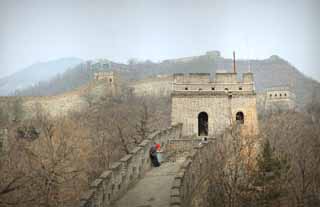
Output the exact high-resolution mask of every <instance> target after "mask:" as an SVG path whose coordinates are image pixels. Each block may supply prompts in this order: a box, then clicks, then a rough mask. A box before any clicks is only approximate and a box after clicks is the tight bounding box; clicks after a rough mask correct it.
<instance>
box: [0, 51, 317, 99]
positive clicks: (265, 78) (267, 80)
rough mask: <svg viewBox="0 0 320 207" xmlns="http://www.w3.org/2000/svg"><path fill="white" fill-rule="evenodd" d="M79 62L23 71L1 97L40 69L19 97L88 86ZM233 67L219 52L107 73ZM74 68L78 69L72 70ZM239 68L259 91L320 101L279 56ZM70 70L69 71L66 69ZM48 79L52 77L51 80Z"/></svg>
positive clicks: (132, 76) (117, 66)
mask: <svg viewBox="0 0 320 207" xmlns="http://www.w3.org/2000/svg"><path fill="white" fill-rule="evenodd" d="M80 62H81V60H79V59H64V60H60V61H57V63H55V64H54V63H52V62H50V63H48V67H46V65H45V64H40V65H39V66H38V65H34V66H32V67H30V68H29V70H23V71H21V72H19V73H17V74H16V75H13V76H12V77H10V78H7V79H6V80H7V83H6V84H3V83H2V84H0V92H2V95H3V94H4V93H5V92H7V94H8V92H10V93H12V92H13V90H15V89H19V88H20V87H21V86H26V85H27V83H23V84H22V83H21V80H24V77H28V80H31V79H32V77H33V75H34V74H36V73H39V71H38V70H37V69H40V68H42V69H43V71H41V73H40V74H42V75H38V76H37V77H36V78H34V79H33V81H29V82H32V83H33V84H34V83H35V82H36V80H37V81H42V82H41V83H38V84H36V85H34V86H32V87H29V88H26V89H24V90H20V91H19V92H18V93H17V94H18V95H28V96H30V95H32V96H39V95H40V96H43V95H56V94H59V93H62V92H66V91H70V90H74V89H76V88H78V87H80V86H82V85H84V84H86V83H88V82H89V81H90V80H91V79H92V77H93V73H94V70H92V69H91V68H90V67H88V65H87V63H81V64H79V63H80ZM58 63H59V64H58ZM76 64H77V65H76ZM232 64H233V63H232V59H227V58H223V57H221V56H220V54H219V52H216V53H207V54H205V55H200V56H194V57H187V58H179V59H172V60H165V61H162V62H161V63H153V62H151V61H142V62H139V61H136V62H131V63H130V64H121V63H115V62H110V64H109V67H108V68H107V69H106V70H117V71H118V72H120V73H121V75H122V77H123V78H124V79H126V80H138V79H143V78H145V77H148V76H156V75H160V74H173V73H196V72H202V73H214V72H216V71H217V70H225V71H231V70H232ZM72 65H76V66H74V67H73V68H71V66H72ZM236 65H237V72H239V73H243V72H247V71H249V70H251V71H252V72H253V73H254V75H255V82H256V89H257V91H258V92H262V91H263V90H265V89H266V88H268V87H274V86H284V85H285V86H291V87H292V90H293V91H294V92H295V93H296V95H297V101H298V103H299V104H304V103H307V102H308V101H310V100H311V98H312V97H313V98H317V99H320V90H319V89H320V84H319V82H317V81H315V80H312V79H310V78H308V77H306V76H305V75H304V74H302V73H301V72H299V70H298V69H296V68H295V67H294V66H292V65H291V64H290V63H289V62H287V61H286V60H284V59H282V58H280V57H278V56H276V55H273V56H271V57H270V58H267V59H263V60H237V62H236ZM35 66H38V67H35ZM58 66H60V67H58ZM67 68H70V69H69V70H66V69H67ZM52 70H53V71H52ZM29 71H30V72H29ZM36 71H37V72H36ZM44 71H50V72H48V75H47V76H46V75H45V73H46V72H44ZM61 71H65V72H64V73H63V74H62V75H58V76H55V77H53V74H57V73H60V72H61ZM49 77H51V78H52V77H53V78H52V79H51V80H48V78H49ZM41 78H43V79H41ZM44 78H46V79H44ZM46 80H47V81H46ZM1 81H3V80H1ZM1 81H0V83H1ZM29 85H30V84H29ZM10 87H11V88H10ZM9 89H12V90H9Z"/></svg>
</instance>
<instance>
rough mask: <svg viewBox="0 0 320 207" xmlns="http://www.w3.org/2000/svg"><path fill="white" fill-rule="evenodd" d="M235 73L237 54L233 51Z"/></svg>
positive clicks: (234, 70)
mask: <svg viewBox="0 0 320 207" xmlns="http://www.w3.org/2000/svg"><path fill="white" fill-rule="evenodd" d="M233 72H234V73H236V72H237V71H236V52H235V51H233Z"/></svg>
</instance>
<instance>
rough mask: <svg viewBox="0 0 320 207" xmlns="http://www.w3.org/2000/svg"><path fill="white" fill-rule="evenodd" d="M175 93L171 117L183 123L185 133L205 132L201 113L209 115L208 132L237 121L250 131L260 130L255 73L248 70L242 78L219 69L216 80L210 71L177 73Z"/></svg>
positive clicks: (211, 132) (224, 127) (222, 128)
mask: <svg viewBox="0 0 320 207" xmlns="http://www.w3.org/2000/svg"><path fill="white" fill-rule="evenodd" d="M171 96H172V114H171V121H172V124H173V125H174V124H177V123H182V124H183V129H182V135H183V136H194V135H198V136H202V135H203V134H200V130H201V129H200V128H201V127H200V124H201V123H200V116H201V114H203V115H204V117H205V118H204V119H206V122H205V124H206V126H202V127H204V128H206V132H207V134H204V136H209V137H215V136H217V135H219V134H222V133H223V132H224V130H225V129H226V128H227V127H229V126H231V124H233V123H240V124H242V128H243V132H245V133H246V134H249V135H256V134H257V133H258V119H257V109H256V93H255V88H254V80H253V74H252V73H244V74H243V76H242V80H238V78H237V74H236V73H216V74H215V79H213V80H211V79H210V74H207V73H200V74H199V73H192V74H175V75H174V82H173V93H172V95H171ZM238 115H239V116H238ZM239 117H240V119H241V120H240V122H238V121H239V120H237V119H238V118H239Z"/></svg>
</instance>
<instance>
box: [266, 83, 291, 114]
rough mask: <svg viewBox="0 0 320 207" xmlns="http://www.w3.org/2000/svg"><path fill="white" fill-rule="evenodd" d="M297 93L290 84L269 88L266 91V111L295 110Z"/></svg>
mask: <svg viewBox="0 0 320 207" xmlns="http://www.w3.org/2000/svg"><path fill="white" fill-rule="evenodd" d="M295 100H296V95H295V94H294V93H293V92H292V90H291V89H290V87H288V86H277V87H272V88H268V89H267V90H266V92H265V108H264V109H265V112H266V113H277V112H281V111H290V110H294V108H295V107H296V101H295Z"/></svg>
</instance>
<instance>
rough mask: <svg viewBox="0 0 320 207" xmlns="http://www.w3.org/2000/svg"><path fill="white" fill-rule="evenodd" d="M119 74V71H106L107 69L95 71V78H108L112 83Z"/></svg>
mask: <svg viewBox="0 0 320 207" xmlns="http://www.w3.org/2000/svg"><path fill="white" fill-rule="evenodd" d="M116 76H117V73H115V72H113V71H111V72H106V71H100V72H95V73H94V79H95V80H108V81H109V82H110V83H112V82H113V81H114V79H115V77H116Z"/></svg>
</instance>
